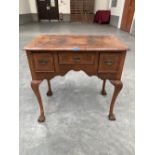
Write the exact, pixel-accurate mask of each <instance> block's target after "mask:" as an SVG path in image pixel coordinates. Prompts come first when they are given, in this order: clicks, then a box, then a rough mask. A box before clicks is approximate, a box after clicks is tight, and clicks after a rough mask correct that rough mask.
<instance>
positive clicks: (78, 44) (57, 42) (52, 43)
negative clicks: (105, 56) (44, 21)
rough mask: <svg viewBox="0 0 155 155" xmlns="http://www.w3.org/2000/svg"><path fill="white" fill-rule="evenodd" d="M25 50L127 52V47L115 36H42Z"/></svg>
mask: <svg viewBox="0 0 155 155" xmlns="http://www.w3.org/2000/svg"><path fill="white" fill-rule="evenodd" d="M24 49H25V50H32V51H33V50H38V51H42V50H44V51H118V50H120V51H126V50H128V47H127V45H125V44H124V43H123V42H122V41H120V40H119V39H118V38H117V37H115V36H93V35H91V36H89V35H87V36H83V35H42V36H38V37H37V38H35V39H34V40H33V41H32V42H30V43H29V44H28V45H27V46H26V47H25V48H24Z"/></svg>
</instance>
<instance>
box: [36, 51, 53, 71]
mask: <svg viewBox="0 0 155 155" xmlns="http://www.w3.org/2000/svg"><path fill="white" fill-rule="evenodd" d="M33 62H34V70H35V71H36V72H44V71H46V72H47V71H49V72H54V62H53V55H52V54H50V53H33Z"/></svg>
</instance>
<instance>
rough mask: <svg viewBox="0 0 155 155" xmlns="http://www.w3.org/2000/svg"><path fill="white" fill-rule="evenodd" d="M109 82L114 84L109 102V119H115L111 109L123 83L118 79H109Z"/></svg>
mask: <svg viewBox="0 0 155 155" xmlns="http://www.w3.org/2000/svg"><path fill="white" fill-rule="evenodd" d="M110 82H111V83H112V84H113V85H114V87H115V88H114V93H113V97H112V100H111V104H110V110H109V120H116V118H115V115H114V113H113V110H114V105H115V101H116V98H117V96H118V94H119V92H120V91H121V89H122V87H123V84H122V82H121V81H119V80H110Z"/></svg>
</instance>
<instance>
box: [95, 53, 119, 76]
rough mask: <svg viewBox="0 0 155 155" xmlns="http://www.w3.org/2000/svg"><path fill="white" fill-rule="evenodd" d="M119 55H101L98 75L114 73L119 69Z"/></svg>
mask: <svg viewBox="0 0 155 155" xmlns="http://www.w3.org/2000/svg"><path fill="white" fill-rule="evenodd" d="M120 62H121V54H120V53H101V54H100V58H99V68H98V72H99V73H116V72H117V71H118V70H119V68H120Z"/></svg>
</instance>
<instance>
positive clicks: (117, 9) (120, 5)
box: [110, 0, 125, 16]
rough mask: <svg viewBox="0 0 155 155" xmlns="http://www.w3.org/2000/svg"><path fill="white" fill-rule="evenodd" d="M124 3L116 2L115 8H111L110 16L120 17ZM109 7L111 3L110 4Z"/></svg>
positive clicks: (121, 0) (119, 0)
mask: <svg viewBox="0 0 155 155" xmlns="http://www.w3.org/2000/svg"><path fill="white" fill-rule="evenodd" d="M124 2H125V0H118V1H117V6H116V7H112V8H111V14H112V15H115V16H120V15H121V13H122V9H123V7H124ZM110 5H111V3H110Z"/></svg>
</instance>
